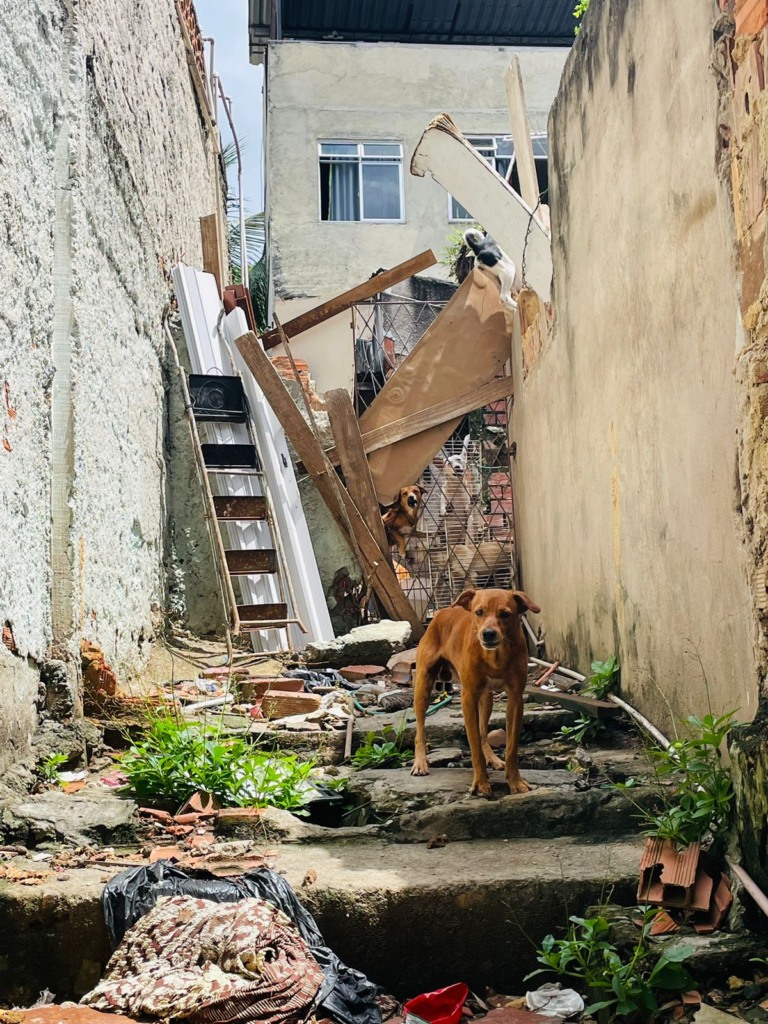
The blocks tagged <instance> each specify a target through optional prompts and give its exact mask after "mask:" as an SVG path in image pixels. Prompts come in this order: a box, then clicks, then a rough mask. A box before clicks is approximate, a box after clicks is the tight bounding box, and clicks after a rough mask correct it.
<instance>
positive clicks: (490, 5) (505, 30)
mask: <svg viewBox="0 0 768 1024" xmlns="http://www.w3.org/2000/svg"><path fill="white" fill-rule="evenodd" d="M573 8H574V0H282V32H283V37H284V38H294V39H327V38H328V37H333V38H337V39H338V38H339V37H341V38H343V39H345V40H351V41H354V40H362V41H367V42H401V43H463V44H480V45H483V44H485V45H495V46H518V45H523V44H525V43H529V44H531V45H537V46H547V45H550V46H555V45H556V46H570V45H571V43H572V42H573V39H574V28H575V25H576V22H575V20H574V17H573Z"/></svg>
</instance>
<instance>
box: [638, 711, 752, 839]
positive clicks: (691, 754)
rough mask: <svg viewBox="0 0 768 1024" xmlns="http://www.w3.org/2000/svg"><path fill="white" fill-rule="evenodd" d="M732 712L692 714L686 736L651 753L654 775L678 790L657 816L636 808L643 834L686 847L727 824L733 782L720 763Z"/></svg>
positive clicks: (730, 727)
mask: <svg viewBox="0 0 768 1024" xmlns="http://www.w3.org/2000/svg"><path fill="white" fill-rule="evenodd" d="M735 714H736V712H735V711H730V712H728V714H726V715H721V716H719V717H717V716H715V715H712V714H709V715H705V716H704V718H698V717H696V716H695V715H690V716H689V717H688V718H687V719H686V721H685V723H684V724H686V725H687V726H688V730H689V732H690V736H688V737H687V738H684V739H678V740H675V742H674V743H672V744H670V746H669V747H668V748H667V749H666V750H662V749H661V748H658V747H657V748H654V749H652V750H651V751H650V756H651V759H652V761H653V765H654V770H655V773H656V777H657V779H659V780H660V781H661V780H667V779H668V780H670V781H674V782H675V783H677V788H676V791H675V795H674V799H673V800H672V801H669V802H668V803H667V806H666V807H665V808H664V810H663V811H661V813H659V814H654V813H652V812H651V811H649V810H648V809H646V808H643V807H638V811H639V817H640V818H641V820H643V821H644V822H645V823H646V826H647V827H646V828H645V830H644V835H648V836H657V837H658V838H660V839H671V840H672V841H674V842H676V843H679V844H681V845H688V844H690V843H693V842H698V841H699V840H700V839H701V838H702V836H703V835H704V833H705V832H707V831H712V832H718V831H721V830H723V829H725V828H727V826H728V819H729V816H730V809H731V803H732V801H733V782H732V779H731V773H730V770H729V769H728V767H727V766H725V765H724V764H723V754H722V746H723V743H724V741H725V739H726V737H727V736H728V733H729V732H730V730H731V729H732V728H733V726H734V724H735V723H734V722H733V716H734V715H735ZM619 788H626V785H625V786H623V787H622V786H619Z"/></svg>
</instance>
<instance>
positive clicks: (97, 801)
mask: <svg viewBox="0 0 768 1024" xmlns="http://www.w3.org/2000/svg"><path fill="white" fill-rule="evenodd" d="M0 838H2V839H3V840H4V842H6V843H20V844H21V845H23V846H27V847H33V846H39V845H40V844H42V843H69V844H72V845H75V846H84V845H93V844H96V845H102V846H121V845H126V844H129V843H132V842H134V841H135V839H136V804H135V803H134V802H133V800H131V799H129V798H128V797H124V796H121V795H119V794H117V793H115V791H114V790H110V789H106V788H105V787H103V786H99V785H89V786H87V787H86V789H84V790H82V791H81V792H79V793H65V792H64V791H63V790H61V789H50V790H46V791H45V792H43V793H38V794H36V795H34V796H26V797H19V798H18V799H16V800H13V799H9V800H7V801H6V802H5V804H4V806H2V807H0Z"/></svg>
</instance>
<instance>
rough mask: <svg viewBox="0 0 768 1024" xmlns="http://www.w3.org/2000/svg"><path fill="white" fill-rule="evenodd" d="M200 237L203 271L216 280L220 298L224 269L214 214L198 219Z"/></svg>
mask: <svg viewBox="0 0 768 1024" xmlns="http://www.w3.org/2000/svg"><path fill="white" fill-rule="evenodd" d="M200 237H201V239H202V243H203V270H204V271H205V273H206V274H213V276H214V277H215V278H216V287H217V288H218V289H219V297H221V296H222V295H223V294H224V292H223V288H224V267H223V264H222V262H221V245H220V242H219V225H218V221H217V219H216V214H215V213H210V214H208V216H207V217H201V218H200Z"/></svg>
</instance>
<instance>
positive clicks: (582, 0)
mask: <svg viewBox="0 0 768 1024" xmlns="http://www.w3.org/2000/svg"><path fill="white" fill-rule="evenodd" d="M588 10H589V0H576V6H575V7H574V8H573V16H574V18H576V19H579V20H580V19H581V18H583V17H584V15H585V14H586V13H587V11H588ZM580 31H581V25H577V26H576V28H575V29H574V32H575V34H576V35H578V34H579V32H580Z"/></svg>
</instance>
